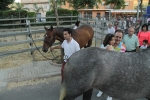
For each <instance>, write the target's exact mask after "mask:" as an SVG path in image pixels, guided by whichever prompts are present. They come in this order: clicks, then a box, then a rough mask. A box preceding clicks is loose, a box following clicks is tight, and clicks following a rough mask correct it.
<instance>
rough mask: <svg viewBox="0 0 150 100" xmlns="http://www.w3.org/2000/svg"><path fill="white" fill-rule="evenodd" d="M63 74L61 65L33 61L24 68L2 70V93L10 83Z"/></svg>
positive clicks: (0, 85)
mask: <svg viewBox="0 0 150 100" xmlns="http://www.w3.org/2000/svg"><path fill="white" fill-rule="evenodd" d="M60 74H61V64H55V63H53V62H52V61H50V60H49V61H33V62H31V63H28V64H24V65H22V66H18V67H13V68H8V69H0V91H2V90H4V89H5V87H6V86H7V83H8V82H18V81H26V80H31V79H37V78H45V77H53V76H57V75H60Z"/></svg>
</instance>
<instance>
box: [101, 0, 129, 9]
mask: <svg viewBox="0 0 150 100" xmlns="http://www.w3.org/2000/svg"><path fill="white" fill-rule="evenodd" d="M103 1H104V2H105V3H104V5H112V6H113V8H114V9H124V8H125V6H126V5H125V1H124V0H103Z"/></svg>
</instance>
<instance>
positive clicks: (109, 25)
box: [107, 22, 115, 34]
mask: <svg viewBox="0 0 150 100" xmlns="http://www.w3.org/2000/svg"><path fill="white" fill-rule="evenodd" d="M107 31H108V34H114V33H115V28H114V27H113V25H112V23H111V22H110V23H108V30H107Z"/></svg>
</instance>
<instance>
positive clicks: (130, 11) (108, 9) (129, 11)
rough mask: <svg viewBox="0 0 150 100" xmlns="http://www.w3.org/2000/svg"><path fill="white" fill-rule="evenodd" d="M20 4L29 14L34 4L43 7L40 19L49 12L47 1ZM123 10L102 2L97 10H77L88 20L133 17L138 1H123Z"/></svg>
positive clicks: (67, 5) (26, 1)
mask: <svg viewBox="0 0 150 100" xmlns="http://www.w3.org/2000/svg"><path fill="white" fill-rule="evenodd" d="M21 3H23V4H24V6H25V7H26V8H29V9H30V12H32V11H34V10H33V9H34V8H33V4H34V3H36V4H37V6H38V7H43V10H44V12H42V11H39V12H38V13H39V14H41V17H45V15H46V12H47V11H49V10H50V2H49V0H21ZM147 4H148V0H143V5H144V6H146V5H147ZM125 5H126V7H125V9H113V7H112V6H110V5H107V6H106V5H104V2H103V1H102V3H101V4H99V8H98V9H97V8H95V7H94V8H93V9H79V13H80V15H82V17H88V18H95V17H96V16H97V17H98V18H100V17H103V16H114V15H121V16H124V15H134V14H136V12H137V10H136V7H137V5H138V0H125ZM58 7H61V8H65V9H73V8H71V7H70V6H69V4H68V3H66V4H65V5H61V6H59V5H58Z"/></svg>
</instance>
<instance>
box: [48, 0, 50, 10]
mask: <svg viewBox="0 0 150 100" xmlns="http://www.w3.org/2000/svg"><path fill="white" fill-rule="evenodd" d="M48 5H49V11H50V0H48Z"/></svg>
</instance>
